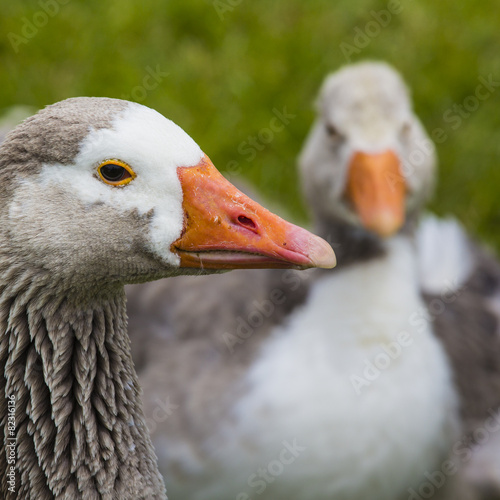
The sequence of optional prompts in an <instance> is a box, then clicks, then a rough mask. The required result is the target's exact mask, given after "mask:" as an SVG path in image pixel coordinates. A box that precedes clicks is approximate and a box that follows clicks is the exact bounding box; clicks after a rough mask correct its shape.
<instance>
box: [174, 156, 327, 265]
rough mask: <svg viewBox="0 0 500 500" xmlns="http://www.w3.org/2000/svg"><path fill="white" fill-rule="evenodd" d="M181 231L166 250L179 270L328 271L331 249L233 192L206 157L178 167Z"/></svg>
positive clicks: (235, 191) (242, 195) (314, 237)
mask: <svg viewBox="0 0 500 500" xmlns="http://www.w3.org/2000/svg"><path fill="white" fill-rule="evenodd" d="M177 174H178V176H179V179H180V182H181V186H182V190H183V194H184V198H183V208H184V214H185V216H184V217H185V218H184V230H183V232H182V235H181V237H180V238H179V239H178V240H177V241H175V242H174V243H173V245H172V247H171V250H172V252H174V253H176V254H177V255H179V256H180V259H181V264H180V265H181V267H197V268H204V269H240V268H299V269H305V268H309V267H322V268H328V269H329V268H332V267H334V266H335V264H336V260H335V254H334V253H333V250H332V248H331V247H330V245H329V244H328V243H327V242H326V241H324V240H323V239H321V238H319V237H318V236H314V235H313V234H311V233H309V232H308V231H306V230H305V229H302V228H300V227H298V226H294V225H293V224H290V223H288V222H286V221H284V220H283V219H281V218H280V217H278V216H276V215H274V214H272V213H271V212H269V211H268V210H266V209H265V208H263V207H261V206H260V205H259V204H258V203H255V202H254V201H253V200H251V199H250V198H248V196H245V195H244V194H243V193H241V192H240V191H238V190H237V189H236V188H235V187H234V186H233V185H232V184H231V183H230V182H228V181H227V180H226V179H225V178H224V177H223V176H222V175H221V174H220V173H219V172H218V171H217V169H216V168H215V167H214V166H213V164H212V162H211V161H210V159H209V158H208V157H207V156H205V157H204V158H203V159H202V160H201V162H200V163H199V164H198V165H196V166H194V167H180V168H178V169H177Z"/></svg>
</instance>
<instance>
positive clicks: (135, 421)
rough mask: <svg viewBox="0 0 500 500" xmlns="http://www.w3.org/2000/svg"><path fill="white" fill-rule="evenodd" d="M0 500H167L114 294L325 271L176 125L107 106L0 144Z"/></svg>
mask: <svg viewBox="0 0 500 500" xmlns="http://www.w3.org/2000/svg"><path fill="white" fill-rule="evenodd" d="M0 213H1V216H2V224H1V225H0V365H1V373H2V375H1V376H0V384H1V392H2V398H1V411H0V418H1V429H2V436H1V438H2V443H3V452H2V453H1V454H0V475H1V480H0V492H1V493H0V496H1V497H2V498H6V499H7V498H23V499H33V500H35V499H36V500H44V499H45V500H48V499H52V498H58V499H66V498H85V499H98V498H102V499H108V500H111V499H118V498H119V499H127V500H137V499H148V500H149V499H153V498H154V499H165V498H166V493H165V487H164V483H163V480H162V478H161V476H160V474H159V472H158V467H157V463H156V457H155V453H154V450H153V448H152V445H151V440H150V437H149V435H148V432H147V427H146V424H145V421H144V414H143V409H142V405H141V402H140V388H139V385H138V381H137V375H136V373H135V370H134V366H133V362H132V358H131V354H130V344H129V339H128V337H127V333H126V329H127V318H126V309H125V293H124V284H125V283H138V282H144V281H148V280H156V279H159V278H163V277H169V276H173V275H179V274H196V273H209V272H217V271H218V270H227V269H236V268H247V267H248V268H256V267H269V268H273V267H277V268H288V267H291V268H297V269H305V268H309V267H313V266H324V267H332V266H333V264H334V260H335V258H334V254H333V252H332V250H331V248H330V247H329V245H328V244H327V243H326V242H325V241H323V240H321V239H320V238H319V237H316V236H313V235H312V234H310V233H309V232H307V231H306V230H303V229H301V228H299V227H297V226H294V225H292V224H289V223H287V222H285V221H284V220H282V219H280V218H279V217H277V216H275V215H273V214H272V213H270V212H268V211H267V210H265V209H263V208H262V207H261V206H260V205H258V204H257V203H255V202H253V201H252V200H250V199H249V198H248V197H246V196H245V195H243V194H242V193H241V192H239V191H238V190H237V189H236V188H234V187H233V186H232V185H231V184H230V183H229V182H228V181H226V180H225V179H224V177H222V175H221V174H219V173H218V171H217V170H216V169H215V167H214V166H213V164H212V163H211V161H210V160H209V158H208V157H207V156H206V155H205V154H204V153H203V152H202V151H201V149H200V148H199V146H198V145H197V144H196V143H195V142H194V141H193V140H192V139H191V138H190V137H189V136H188V135H187V134H186V133H185V132H184V131H183V130H182V129H181V128H180V127H178V126H177V125H175V124H174V123H173V122H171V121H170V120H168V119H166V118H164V117H163V116H162V115H161V114H159V113H157V112H156V111H153V110H152V109H149V108H147V107H145V106H142V105H139V104H136V103H130V102H127V101H122V100H118V99H110V98H88V97H79V98H71V99H68V100H65V101H61V102H59V103H56V104H53V105H50V106H48V107H46V108H45V109H43V110H42V111H40V112H38V113H37V114H36V115H34V116H33V117H30V118H28V119H27V120H26V121H24V122H23V123H22V124H21V125H19V126H18V127H17V128H15V129H14V130H13V131H12V132H11V133H10V134H8V135H7V137H6V138H5V141H4V142H3V144H2V145H1V146H0Z"/></svg>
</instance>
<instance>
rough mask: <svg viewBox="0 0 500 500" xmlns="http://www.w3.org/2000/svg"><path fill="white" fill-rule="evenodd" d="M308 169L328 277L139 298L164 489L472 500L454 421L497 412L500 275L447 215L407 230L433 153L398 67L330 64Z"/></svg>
mask: <svg viewBox="0 0 500 500" xmlns="http://www.w3.org/2000/svg"><path fill="white" fill-rule="evenodd" d="M300 165H301V175H302V181H303V186H304V190H305V194H306V197H307V200H308V202H309V204H310V207H311V210H312V212H313V217H314V223H315V226H316V228H317V230H318V231H319V232H320V234H321V235H322V236H323V237H324V238H327V239H328V241H330V242H333V245H334V247H335V249H336V253H337V255H338V258H339V269H338V270H337V271H335V272H332V273H324V272H311V273H309V274H307V275H304V273H302V274H301V275H300V276H298V275H297V274H294V273H293V272H292V271H287V272H284V273H282V272H276V271H261V272H254V273H251V274H250V273H249V274H245V275H243V274H241V273H239V274H238V273H232V274H231V275H228V276H226V277H222V278H221V279H220V280H219V281H217V283H216V282H215V281H214V280H213V278H210V277H207V278H203V279H200V280H197V281H196V283H195V282H194V281H192V280H191V279H190V278H179V279H177V278H176V280H178V281H177V282H175V283H174V282H172V281H171V282H169V283H166V282H163V283H158V284H151V285H146V286H141V287H138V288H133V289H131V290H130V291H129V296H130V298H131V301H130V305H131V309H130V318H131V323H130V333H131V335H132V336H133V337H134V339H135V338H138V339H139V338H140V339H141V342H135V345H136V346H137V347H138V350H137V351H136V352H135V359H136V360H137V363H138V365H139V367H140V369H141V381H142V383H143V387H144V390H145V394H144V398H145V405H146V415H147V422H148V426H149V428H150V430H151V431H152V436H153V442H154V444H155V447H156V450H157V453H158V455H159V464H160V470H161V472H162V473H163V474H164V475H165V477H166V478H167V480H168V484H169V486H170V488H171V490H170V491H171V493H172V496H174V497H178V498H190V499H193V500H202V499H203V500H208V499H213V500H215V499H222V498H224V499H226V498H227V499H228V498H234V499H237V500H248V499H250V498H263V499H272V500H278V499H285V498H286V499H294V500H326V499H331V498H335V500H399V499H403V498H405V499H407V498H409V499H412V500H415V499H420V498H430V497H433V498H446V499H448V500H459V499H466V498H473V496H472V495H473V493H472V492H471V491H470V490H469V489H468V488H467V487H465V486H464V485H463V484H462V476H461V475H458V474H456V467H458V466H459V465H462V464H461V463H460V459H461V457H462V456H463V455H464V453H465V452H467V451H468V448H467V446H468V444H467V443H468V442H463V443H462V441H461V440H460V431H461V428H462V427H465V428H466V429H467V430H469V431H472V427H471V426H470V425H469V422H472V421H474V422H475V423H476V424H477V422H478V421H481V420H482V419H484V418H485V417H486V416H487V409H488V408H492V407H493V408H494V407H498V404H499V397H500V391H499V390H498V388H499V385H498V384H499V383H500V366H499V357H498V356H499V349H500V346H499V339H498V336H497V334H496V333H495V328H496V324H497V317H496V316H495V312H494V310H493V309H492V307H491V305H492V303H491V301H492V300H493V299H494V297H495V290H498V283H499V281H498V279H499V276H500V274H499V272H498V267H497V265H496V263H495V262H494V261H493V259H491V258H490V257H489V256H488V255H487V254H486V253H484V252H482V251H481V250H479V249H478V248H476V247H473V246H472V244H471V243H470V241H469V240H468V238H467V236H466V235H465V234H464V232H463V230H462V229H461V227H460V226H459V225H458V224H457V223H456V222H455V221H453V220H444V221H442V220H439V219H436V218H428V219H426V221H425V222H424V223H423V224H421V225H420V226H419V229H418V231H417V232H416V228H417V222H418V215H419V213H420V212H421V209H422V206H423V205H424V203H425V201H426V199H427V198H428V197H429V195H430V194H431V191H432V186H433V183H434V176H435V152H434V146H433V144H432V142H431V141H430V139H429V138H428V136H427V135H426V133H425V131H424V129H423V127H422V125H421V124H420V122H419V120H418V119H417V117H416V116H415V115H414V113H413V111H412V109H411V101H410V98H409V95H408V91H407V89H406V86H405V85H404V83H403V81H402V80H401V78H400V77H399V75H398V74H397V73H396V72H395V71H394V70H393V69H391V68H390V67H389V66H387V65H385V64H378V63H363V64H359V65H354V66H351V67H346V68H344V69H342V70H341V71H339V72H337V73H335V74H333V75H331V76H329V77H328V78H327V79H326V81H325V83H324V85H323V87H322V90H321V92H320V97H319V100H318V117H317V120H316V123H315V124H314V126H313V128H312V131H311V133H310V135H309V137H308V139H307V141H306V144H305V147H304V149H303V152H302V154H301V158H300ZM178 290H182V294H180V293H177V291H178ZM193 309H195V310H199V311H200V314H199V315H198V316H197V318H196V319H194V320H193V319H191V318H190V317H189V316H188V312H189V311H192V310H193ZM139 311H141V312H139ZM201 313H203V314H201ZM464 317H465V318H467V321H464ZM471 346H475V349H474V350H473V351H472V350H471ZM165 358H167V359H168V365H169V366H170V365H171V364H172V363H174V364H175V363H176V369H175V370H172V371H170V372H169V373H165V370H164V369H163V362H164V360H165ZM488 377H489V379H488ZM478 383H479V384H484V385H483V386H478ZM464 421H465V424H464ZM453 452H455V454H454V453H453ZM450 455H451V457H450ZM448 457H450V459H451V461H448V460H447V459H448ZM443 464H444V467H445V468H446V467H447V469H446V471H445V472H443V471H442V467H443ZM450 471H452V472H450ZM443 478H444V479H443Z"/></svg>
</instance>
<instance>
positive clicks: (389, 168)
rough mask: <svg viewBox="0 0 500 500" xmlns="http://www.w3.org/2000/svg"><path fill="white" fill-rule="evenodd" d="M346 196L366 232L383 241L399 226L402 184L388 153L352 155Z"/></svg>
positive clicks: (393, 158)
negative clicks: (379, 237) (383, 238)
mask: <svg viewBox="0 0 500 500" xmlns="http://www.w3.org/2000/svg"><path fill="white" fill-rule="evenodd" d="M346 195H347V197H348V198H349V200H350V201H351V203H352V204H353V206H354V209H355V210H356V212H357V214H358V215H359V218H360V219H361V223H362V224H363V226H364V227H365V228H366V229H369V230H370V231H373V232H375V233H377V234H378V235H379V236H382V237H387V236H391V235H392V234H394V233H396V232H397V231H398V230H399V229H400V228H401V227H402V226H403V224H404V221H405V202H406V181H405V179H404V177H403V175H402V173H401V168H400V162H399V159H398V157H397V156H396V154H395V153H393V152H392V151H385V152H383V153H377V154H367V153H362V152H356V153H355V154H354V155H353V157H352V159H351V163H350V165H349V172H348V179H347V188H346Z"/></svg>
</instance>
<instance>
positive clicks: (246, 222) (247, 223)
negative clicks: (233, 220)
mask: <svg viewBox="0 0 500 500" xmlns="http://www.w3.org/2000/svg"><path fill="white" fill-rule="evenodd" d="M238 222H239V223H240V224H241V225H242V226H244V227H246V228H247V229H252V230H255V229H257V224H255V222H254V221H253V220H252V219H250V218H249V217H246V216H245V215H240V216H239V217H238Z"/></svg>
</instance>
